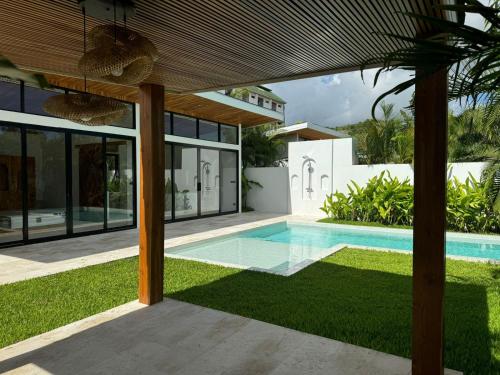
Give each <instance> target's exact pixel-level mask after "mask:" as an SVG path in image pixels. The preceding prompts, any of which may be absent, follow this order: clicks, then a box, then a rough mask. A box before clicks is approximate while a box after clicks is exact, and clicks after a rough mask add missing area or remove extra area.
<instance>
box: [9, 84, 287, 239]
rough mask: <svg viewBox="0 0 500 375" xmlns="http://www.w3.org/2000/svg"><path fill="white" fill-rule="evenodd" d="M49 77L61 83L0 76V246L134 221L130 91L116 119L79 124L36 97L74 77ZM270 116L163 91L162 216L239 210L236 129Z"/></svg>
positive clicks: (135, 127) (135, 117)
mask: <svg viewBox="0 0 500 375" xmlns="http://www.w3.org/2000/svg"><path fill="white" fill-rule="evenodd" d="M48 77H49V82H50V83H51V84H52V85H54V86H57V87H58V88H56V89H50V90H41V89H39V88H36V87H32V86H29V85H28V84H25V83H24V82H21V81H12V80H9V79H2V78H1V77H0V247H3V246H12V245H19V244H26V243H32V242H38V241H46V240H49V239H51V240H52V239H60V238H66V237H74V236H81V235H89V234H96V233H103V232H107V231H114V230H119V229H128V228H134V227H136V226H137V218H138V204H137V202H138V199H139V190H140V189H139V185H138V180H139V179H138V176H139V172H140V171H139V166H140V163H139V145H140V132H139V121H140V115H139V112H140V107H139V105H137V104H135V103H133V102H135V101H136V100H137V93H136V92H135V91H133V90H134V89H133V88H128V87H121V88H120V89H121V90H123V92H124V94H123V95H121V94H120V98H129V100H130V102H126V103H127V104H128V106H129V109H130V111H129V113H128V115H127V116H126V117H125V118H123V119H122V120H121V121H120V122H119V123H117V124H115V125H113V126H86V125H79V124H76V123H74V122H70V121H67V120H64V119H60V118H55V117H51V116H49V115H48V114H47V113H45V112H44V110H43V103H44V102H45V100H46V99H47V98H48V97H50V96H52V95H55V94H59V93H61V92H64V91H77V90H81V87H82V86H79V85H80V84H81V81H77V80H74V81H71V82H73V83H71V87H68V85H69V84H68V83H67V82H69V81H68V80H67V79H65V78H61V77H59V76H54V75H51V76H48ZM58 77H59V78H58ZM92 87H99V84H94V85H92ZM127 90H128V91H127ZM95 94H99V92H95ZM270 121H283V115H282V114H280V113H278V112H276V111H272V110H270V109H267V108H260V107H257V106H254V105H252V104H249V103H246V102H244V101H241V100H238V99H236V98H232V97H229V96H226V95H223V94H220V93H218V92H207V93H200V94H192V95H172V94H169V95H166V96H165V116H164V125H165V198H166V202H165V221H166V222H169V221H176V220H186V219H191V218H198V217H203V216H209V215H222V214H226V213H233V212H238V211H240V201H241V199H240V196H241V186H240V181H239V174H240V167H241V142H240V139H241V137H240V133H241V127H242V126H255V125H258V124H261V123H267V122H270Z"/></svg>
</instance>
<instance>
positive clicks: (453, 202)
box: [321, 172, 500, 233]
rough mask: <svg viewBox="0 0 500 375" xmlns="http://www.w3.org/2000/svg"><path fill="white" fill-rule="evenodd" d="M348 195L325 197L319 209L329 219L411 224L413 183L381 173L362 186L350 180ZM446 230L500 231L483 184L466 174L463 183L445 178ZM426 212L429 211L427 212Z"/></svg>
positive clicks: (496, 213)
mask: <svg viewBox="0 0 500 375" xmlns="http://www.w3.org/2000/svg"><path fill="white" fill-rule="evenodd" d="M347 188H348V190H349V192H348V193H347V194H343V193H339V192H338V191H337V192H336V193H334V194H331V195H329V196H327V198H326V200H325V202H324V204H323V207H321V210H322V211H324V212H325V213H326V214H327V215H328V217H329V218H332V219H336V220H351V221H361V222H378V223H381V224H385V225H394V224H396V225H412V224H413V186H412V185H411V184H410V180H409V179H405V180H404V181H400V180H399V179H398V178H397V177H394V178H393V177H391V175H390V173H389V172H382V173H381V174H380V175H379V176H376V177H373V178H371V179H370V180H369V181H368V183H367V184H366V185H365V186H359V185H358V184H356V182H354V181H351V184H349V185H348V186H347ZM447 195H448V204H447V213H446V219H447V222H448V229H449V230H454V231H460V232H491V233H500V213H499V212H495V211H494V209H493V207H492V206H491V204H490V202H489V200H488V196H487V193H486V188H485V187H484V184H483V183H481V182H480V181H477V180H476V179H474V177H472V175H469V177H468V178H467V179H466V181H465V182H464V183H462V182H460V181H459V180H458V179H456V178H454V179H452V180H449V181H448V192H447ZM429 214H432V212H430V213H429Z"/></svg>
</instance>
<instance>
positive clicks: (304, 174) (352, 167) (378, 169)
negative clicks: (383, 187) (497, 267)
mask: <svg viewBox="0 0 500 375" xmlns="http://www.w3.org/2000/svg"><path fill="white" fill-rule="evenodd" d="M288 146H289V149H288V168H251V170H252V172H251V173H252V179H254V180H256V181H259V182H260V181H261V180H262V181H267V180H269V179H270V181H271V182H270V184H271V186H273V188H274V187H276V189H282V190H281V194H279V193H278V192H276V191H273V192H272V193H270V192H267V191H265V190H262V191H259V189H258V188H256V189H252V190H250V192H249V197H248V201H249V202H252V204H253V205H252V204H249V205H250V206H251V207H253V208H255V209H256V210H257V211H259V210H260V209H259V207H261V206H260V203H257V202H258V201H259V200H262V202H264V203H263V204H262V206H263V208H262V211H263V212H270V211H272V209H274V208H276V209H278V208H280V209H281V207H285V206H287V205H288V207H289V210H288V212H289V213H293V214H300V215H321V216H323V215H324V213H323V212H322V211H321V210H320V209H319V208H320V207H321V206H322V205H323V202H324V200H325V198H326V195H327V194H331V193H333V192H336V191H339V192H342V193H347V192H348V189H347V185H348V184H350V183H351V181H355V182H356V183H357V184H358V185H360V186H363V185H365V184H366V183H367V182H368V180H369V179H370V178H372V177H374V176H379V175H380V173H382V172H383V171H388V172H389V173H390V175H391V176H392V177H397V178H398V179H400V180H401V181H402V180H405V179H407V178H408V179H409V180H410V182H411V183H412V184H413V167H412V165H410V164H375V165H356V157H355V155H354V148H353V141H352V139H351V138H342V139H334V140H321V141H306V142H291V143H289V145H288ZM309 163H310V166H311V172H309ZM486 165H487V163H485V162H479V163H452V164H450V166H449V172H448V178H454V177H456V178H458V180H460V181H462V182H464V181H465V180H466V178H467V177H468V176H469V173H470V174H471V175H472V176H473V177H474V178H475V179H477V180H479V179H480V177H481V172H482V170H483V169H484V168H485V166H486ZM264 169H265V170H266V171H263V170H264ZM248 170H250V168H249V169H247V171H248ZM273 170H274V171H273ZM309 175H310V179H309ZM270 176H272V177H270ZM285 179H286V180H287V183H286V184H285V183H284V181H285ZM283 185H287V186H284V187H283ZM288 192H289V193H288ZM268 195H269V196H271V197H272V198H271V199H269V198H268V197H267V196H268ZM254 202H255V203H254ZM264 210H265V211H264ZM275 212H283V211H275Z"/></svg>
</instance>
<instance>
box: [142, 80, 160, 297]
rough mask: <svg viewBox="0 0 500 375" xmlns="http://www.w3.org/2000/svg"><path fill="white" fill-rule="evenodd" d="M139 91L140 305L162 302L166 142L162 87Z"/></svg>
mask: <svg viewBox="0 0 500 375" xmlns="http://www.w3.org/2000/svg"><path fill="white" fill-rule="evenodd" d="M139 90H140V111H141V115H140V119H141V124H140V133H141V162H140V163H141V171H140V176H141V181H140V199H139V200H140V219H139V302H141V303H145V304H147V305H152V304H154V303H156V302H159V301H161V300H162V299H163V252H164V246H163V241H164V216H165V191H164V189H165V151H164V149H165V141H164V125H163V116H164V115H163V112H164V110H163V106H164V89H163V86H160V85H153V84H143V85H141V86H140V87H139Z"/></svg>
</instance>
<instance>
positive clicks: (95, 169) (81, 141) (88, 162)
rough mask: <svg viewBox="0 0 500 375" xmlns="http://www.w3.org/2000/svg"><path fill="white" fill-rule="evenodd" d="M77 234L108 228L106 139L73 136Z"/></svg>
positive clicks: (74, 207) (74, 213) (74, 212)
mask: <svg viewBox="0 0 500 375" xmlns="http://www.w3.org/2000/svg"><path fill="white" fill-rule="evenodd" d="M71 144H72V146H71V147H72V156H71V158H72V161H71V165H72V180H73V181H72V186H73V232H75V233H78V232H85V231H92V230H99V229H104V164H103V149H102V137H95V136H89V135H82V134H73V135H72V138H71Z"/></svg>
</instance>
